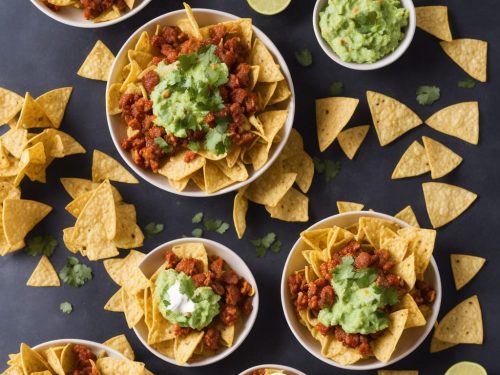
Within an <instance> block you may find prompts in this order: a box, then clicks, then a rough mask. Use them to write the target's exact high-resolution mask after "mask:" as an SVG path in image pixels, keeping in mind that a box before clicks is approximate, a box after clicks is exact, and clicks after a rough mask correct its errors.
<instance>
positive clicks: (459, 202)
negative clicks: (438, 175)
mask: <svg viewBox="0 0 500 375" xmlns="http://www.w3.org/2000/svg"><path fill="white" fill-rule="evenodd" d="M422 189H423V191H424V198H425V206H426V208H427V214H428V215H429V219H430V221H431V223H432V226H433V228H439V227H442V226H443V225H446V224H448V223H449V222H450V221H453V220H455V219H456V218H457V217H458V216H460V215H461V214H462V213H463V212H464V211H465V210H467V208H469V206H470V205H471V204H472V203H473V202H474V201H475V200H476V198H477V194H475V193H472V192H470V191H468V190H465V189H463V188H461V187H458V186H454V185H450V184H444V183H441V182H426V183H423V184H422Z"/></svg>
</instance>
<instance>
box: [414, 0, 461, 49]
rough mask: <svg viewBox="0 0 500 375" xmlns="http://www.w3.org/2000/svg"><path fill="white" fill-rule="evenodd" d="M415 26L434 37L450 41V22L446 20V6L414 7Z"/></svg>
mask: <svg viewBox="0 0 500 375" xmlns="http://www.w3.org/2000/svg"><path fill="white" fill-rule="evenodd" d="M415 15H416V17H417V27H418V28H420V29H422V30H424V31H425V32H428V33H429V34H431V35H434V36H435V37H436V38H438V39H441V40H445V41H447V42H450V41H451V40H452V39H453V37H452V35H451V30H450V24H449V22H448V7H447V6H442V5H433V6H422V7H415Z"/></svg>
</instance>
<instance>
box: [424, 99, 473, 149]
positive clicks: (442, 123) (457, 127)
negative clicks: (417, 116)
mask: <svg viewBox="0 0 500 375" xmlns="http://www.w3.org/2000/svg"><path fill="white" fill-rule="evenodd" d="M425 123H426V124H427V125H429V126H430V127H431V128H433V129H434V130H437V131H439V132H441V133H444V134H448V135H451V136H452V137H457V138H459V139H461V140H463V141H465V142H469V143H472V144H473V145H477V143H478V142H479V105H478V102H463V103H458V104H453V105H450V106H448V107H445V108H443V109H441V110H439V111H438V112H436V113H434V114H433V115H432V116H431V117H429V118H428V119H427V120H425Z"/></svg>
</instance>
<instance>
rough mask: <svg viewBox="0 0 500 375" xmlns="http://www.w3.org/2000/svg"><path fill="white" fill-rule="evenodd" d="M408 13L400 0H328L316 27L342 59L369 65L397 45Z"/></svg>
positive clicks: (402, 33)
mask: <svg viewBox="0 0 500 375" xmlns="http://www.w3.org/2000/svg"><path fill="white" fill-rule="evenodd" d="M408 14H409V13H408V10H407V9H405V8H403V6H402V5H401V0H328V5H327V6H326V7H325V9H323V10H322V11H321V12H320V13H319V27H320V30H321V36H322V37H323V39H325V40H326V41H327V43H328V44H329V45H330V47H331V48H332V49H333V51H334V52H335V53H336V54H337V55H338V56H339V57H340V58H341V59H342V60H344V61H347V62H354V63H373V62H375V61H377V60H380V59H381V58H382V57H384V56H386V55H388V54H389V53H391V52H392V51H394V50H395V49H396V47H397V46H398V45H399V42H400V41H401V40H402V39H403V38H404V31H403V28H404V27H406V26H407V25H408Z"/></svg>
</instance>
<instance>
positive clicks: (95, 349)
mask: <svg viewBox="0 0 500 375" xmlns="http://www.w3.org/2000/svg"><path fill="white" fill-rule="evenodd" d="M66 344H79V345H85V346H86V347H87V348H89V349H90V350H91V351H92V353H94V354H95V355H97V356H98V355H99V354H100V353H102V352H103V351H105V352H106V353H107V355H108V357H111V358H117V359H127V358H126V357H125V356H124V355H123V354H122V353H120V352H118V351H116V350H114V349H112V348H110V347H109V346H106V345H103V344H101V343H98V342H95V341H88V340H80V339H58V340H51V341H47V342H44V343H42V344H39V345H37V346H34V347H33V349H35V350H45V349H48V348H52V347H55V346H62V345H66Z"/></svg>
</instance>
